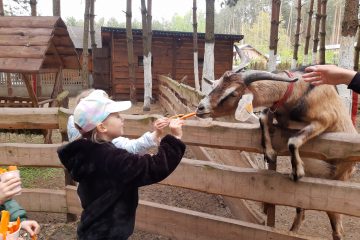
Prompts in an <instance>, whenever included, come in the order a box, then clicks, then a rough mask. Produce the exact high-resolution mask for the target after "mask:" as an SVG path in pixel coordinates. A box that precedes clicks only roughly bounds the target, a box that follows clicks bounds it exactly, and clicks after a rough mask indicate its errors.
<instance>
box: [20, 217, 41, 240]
mask: <svg viewBox="0 0 360 240" xmlns="http://www.w3.org/2000/svg"><path fill="white" fill-rule="evenodd" d="M21 228H22V229H24V230H25V231H27V232H28V233H29V234H30V236H31V237H33V236H34V235H38V234H39V232H40V225H39V224H38V223H37V222H36V221H33V220H25V221H22V222H21Z"/></svg>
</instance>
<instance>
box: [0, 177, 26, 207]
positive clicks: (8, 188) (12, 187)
mask: <svg viewBox="0 0 360 240" xmlns="http://www.w3.org/2000/svg"><path fill="white" fill-rule="evenodd" d="M20 185H21V180H20V178H18V177H11V178H8V179H5V180H4V181H0V203H1V204H3V203H4V202H6V201H7V200H9V199H11V198H12V197H13V196H14V195H16V194H18V193H20V192H21V188H18V187H19V186H20Z"/></svg>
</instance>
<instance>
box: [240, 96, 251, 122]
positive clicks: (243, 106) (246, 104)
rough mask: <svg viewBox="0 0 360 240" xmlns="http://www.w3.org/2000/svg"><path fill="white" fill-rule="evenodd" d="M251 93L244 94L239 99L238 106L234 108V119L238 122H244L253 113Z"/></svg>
mask: <svg viewBox="0 0 360 240" xmlns="http://www.w3.org/2000/svg"><path fill="white" fill-rule="evenodd" d="M253 98H254V97H253V95H252V94H251V93H249V94H244V95H243V96H242V98H241V99H240V100H239V103H238V106H237V108H236V110H235V119H236V120H238V121H240V122H246V121H247V120H248V119H249V118H250V117H251V116H252V115H253V114H254V113H253V105H252V100H253Z"/></svg>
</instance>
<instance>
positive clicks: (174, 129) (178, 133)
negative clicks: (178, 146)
mask: <svg viewBox="0 0 360 240" xmlns="http://www.w3.org/2000/svg"><path fill="white" fill-rule="evenodd" d="M182 125H184V120H181V119H171V120H170V124H169V127H170V131H171V134H172V135H173V136H174V137H176V138H178V139H181V138H182V135H183V131H182Z"/></svg>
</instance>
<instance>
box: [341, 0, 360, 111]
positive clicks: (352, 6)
mask: <svg viewBox="0 0 360 240" xmlns="http://www.w3.org/2000/svg"><path fill="white" fill-rule="evenodd" d="M358 4H359V1H357V0H346V1H345V8H344V17H343V21H342V24H341V38H340V52H339V66H340V67H343V68H346V69H353V68H354V61H353V60H354V50H355V49H354V42H355V36H356V30H357V28H358V12H359V8H358ZM337 87H338V91H339V94H340V96H341V97H342V99H343V100H344V102H345V104H346V106H347V107H348V109H349V113H351V112H352V113H353V114H356V107H357V106H354V108H355V109H354V110H355V111H352V98H353V97H355V95H354V96H353V97H352V93H351V91H350V90H349V89H347V86H346V85H339V86H337Z"/></svg>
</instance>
